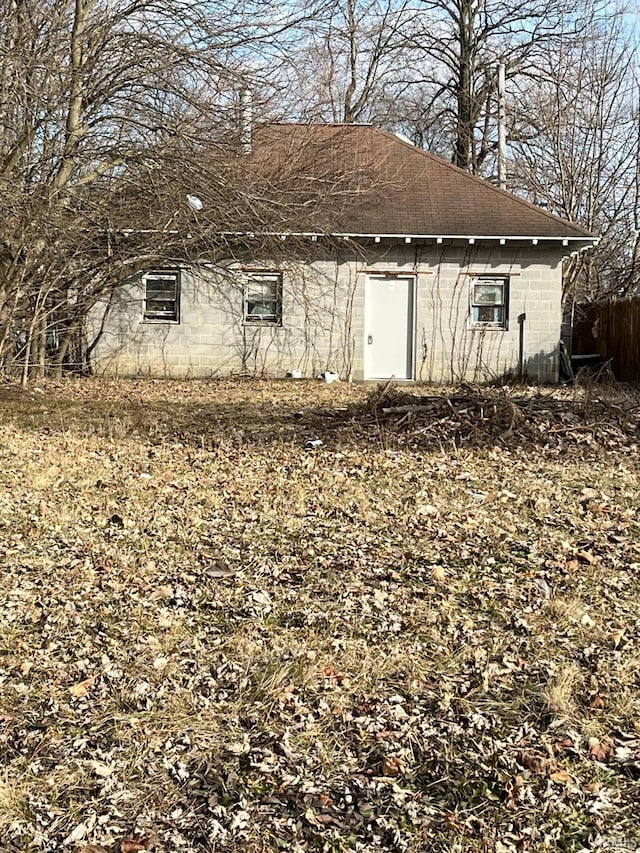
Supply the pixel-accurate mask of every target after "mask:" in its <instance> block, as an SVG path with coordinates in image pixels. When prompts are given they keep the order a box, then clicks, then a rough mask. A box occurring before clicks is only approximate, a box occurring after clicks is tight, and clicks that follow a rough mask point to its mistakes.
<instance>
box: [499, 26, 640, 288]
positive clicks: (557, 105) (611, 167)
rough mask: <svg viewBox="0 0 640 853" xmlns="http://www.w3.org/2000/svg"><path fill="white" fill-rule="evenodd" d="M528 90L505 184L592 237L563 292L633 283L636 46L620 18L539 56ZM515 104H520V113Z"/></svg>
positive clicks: (515, 115)
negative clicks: (593, 246)
mask: <svg viewBox="0 0 640 853" xmlns="http://www.w3.org/2000/svg"><path fill="white" fill-rule="evenodd" d="M539 63H540V64H539V69H538V70H539V74H538V79H537V80H536V82H535V84H531V83H527V81H524V80H523V81H521V88H520V89H519V90H516V92H515V96H514V98H513V101H512V104H511V110H510V112H511V115H512V126H511V128H510V157H511V164H510V173H511V182H512V186H513V187H514V188H515V189H517V190H518V191H520V192H521V193H523V194H525V195H527V196H528V197H529V198H530V199H531V200H532V201H534V202H536V203H538V204H542V205H543V206H545V207H547V208H548V209H549V210H550V211H551V212H553V213H556V214H558V215H560V216H562V217H564V218H565V219H568V220H569V221H571V222H578V223H580V224H581V225H583V226H585V227H587V228H589V229H591V230H593V231H594V232H595V233H596V234H598V235H599V236H600V243H599V245H598V247H597V248H596V250H595V251H591V252H589V253H588V254H586V255H579V256H576V257H574V258H572V259H571V261H570V263H569V264H568V265H567V270H566V275H565V291H566V292H567V293H571V294H572V295H575V296H578V297H580V298H588V299H594V298H598V297H599V296H600V295H603V294H607V293H612V292H623V291H626V290H629V289H633V288H634V287H635V284H636V283H637V281H638V273H639V269H638V257H637V256H638V249H637V246H636V241H637V237H636V236H635V235H637V231H638V221H637V219H638V203H639V196H638V158H639V156H640V147H639V129H638V98H637V91H638V89H637V79H636V68H635V46H634V45H633V43H631V41H630V39H629V35H628V33H627V31H626V29H625V27H624V22H623V20H622V19H621V18H620V17H616V16H611V15H608V16H607V19H606V20H602V19H600V20H598V19H597V18H594V19H593V20H592V21H591V22H590V23H589V25H588V26H585V27H584V29H583V31H582V33H581V35H580V38H573V39H566V40H562V41H561V42H559V43H556V44H555V45H554V47H553V50H547V51H546V52H545V53H543V54H541V55H540V56H539ZM518 104H522V105H526V106H518Z"/></svg>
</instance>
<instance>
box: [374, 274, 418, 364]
mask: <svg viewBox="0 0 640 853" xmlns="http://www.w3.org/2000/svg"><path fill="white" fill-rule="evenodd" d="M413 291H414V281H413V278H398V277H397V276H369V277H368V278H367V282H366V287H365V296H364V375H365V379H389V378H390V377H392V376H395V377H396V379H413V325H414V323H413Z"/></svg>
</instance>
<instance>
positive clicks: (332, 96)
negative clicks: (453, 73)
mask: <svg viewBox="0 0 640 853" xmlns="http://www.w3.org/2000/svg"><path fill="white" fill-rule="evenodd" d="M415 15H416V12H415V9H413V10H412V8H411V7H410V4H409V0H332V2H331V3H330V4H329V5H328V6H327V7H326V8H325V9H324V10H323V12H322V14H321V15H319V16H318V18H317V19H315V20H314V22H313V27H312V28H310V29H309V31H308V33H307V37H306V38H305V39H304V40H303V42H302V43H301V44H299V45H297V46H293V50H292V51H291V53H290V55H289V69H290V79H292V80H295V85H294V86H292V87H291V89H293V90H294V96H293V97H292V96H291V93H290V94H289V96H288V97H287V96H285V97H284V98H283V103H282V105H281V106H284V107H285V108H287V107H288V108H289V110H290V111H291V112H293V113H294V114H297V115H301V116H302V117H303V118H310V119H313V120H323V121H332V122H344V123H353V122H361V121H371V120H372V119H373V120H375V119H376V118H377V117H378V110H379V106H380V105H381V104H382V102H383V101H384V100H385V99H388V97H389V95H390V93H391V91H393V92H396V91H398V89H399V88H401V86H402V84H403V82H406V81H408V80H409V79H410V74H411V72H410V69H409V65H408V56H409V52H408V50H407V46H406V42H405V40H404V35H403V33H404V30H405V28H406V27H408V26H409V25H410V22H411V20H412V18H414V17H415Z"/></svg>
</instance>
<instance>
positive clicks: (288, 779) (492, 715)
mask: <svg viewBox="0 0 640 853" xmlns="http://www.w3.org/2000/svg"><path fill="white" fill-rule="evenodd" d="M605 390H606V400H603V399H600V398H599V397H598V394H597V389H594V388H592V387H589V388H588V389H587V390H586V391H585V389H577V390H575V391H573V390H558V391H556V392H551V391H544V392H541V391H536V392H535V394H534V392H530V393H529V396H530V398H531V399H534V397H535V399H536V400H537V401H538V402H537V403H536V405H537V406H538V409H537V410H536V411H537V412H538V414H537V415H535V413H534V411H533V409H530V408H528V405H529V404H528V403H527V398H526V392H524V391H523V390H522V389H519V390H518V392H517V395H518V396H517V400H516V402H514V403H512V404H511V403H510V404H509V405H510V406H517V407H518V410H519V411H520V412H521V413H524V414H522V417H519V420H518V424H517V428H516V429H515V432H514V434H513V435H510V436H509V437H508V439H505V438H504V437H502V438H501V437H500V436H501V435H502V434H503V432H504V429H505V424H503V423H502V421H501V420H500V419H501V418H502V417H503V414H504V405H503V403H502V402H501V401H503V400H504V395H505V391H503V390H501V391H498V392H483V395H484V396H485V397H486V395H487V394H489V395H491V393H494V394H495V401H496V402H495V406H493V404H492V403H489V404H487V403H486V402H483V403H482V405H481V407H480V406H475V404H474V405H471V406H467V404H466V403H465V404H458V409H457V410H456V411H455V412H454V414H453V415H452V420H451V421H450V422H449V421H447V422H445V421H444V420H442V421H440V422H439V424H438V426H437V429H436V427H435V426H434V421H433V420H429V419H428V418H427V417H426V416H425V417H422V419H421V416H415V417H414V416H413V415H412V416H411V417H410V418H404V419H402V418H401V416H388V417H384V416H382V415H381V407H382V405H383V404H388V403H389V399H390V398H389V392H387V394H386V395H382V394H380V393H378V394H377V396H376V397H375V399H374V398H372V397H371V396H370V395H371V388H367V387H364V386H348V385H339V386H336V385H331V386H328V387H325V386H322V385H316V384H314V383H307V382H272V383H269V382H265V381H254V382H249V381H238V382H222V381H220V382H218V381H216V382H196V381H192V382H184V383H179V382H154V381H130V382H126V381H122V382H106V381H90V382H77V383H67V384H59V385H53V384H52V385H46V386H44V387H43V388H42V389H40V390H37V389H30V390H29V391H28V392H26V393H23V392H21V391H18V389H15V388H14V387H13V386H10V385H7V386H6V387H5V388H4V389H3V391H2V394H1V395H0V396H1V398H2V402H0V406H1V407H2V409H1V415H0V438H1V444H0V464H1V467H0V471H1V473H0V479H1V480H2V488H1V490H0V558H1V560H2V567H1V568H0V572H1V573H2V583H1V585H0V590H1V596H2V609H1V610H0V660H1V663H0V679H1V681H2V692H1V694H0V756H1V758H2V762H1V764H2V767H3V775H2V777H1V779H0V839H2V841H1V843H0V846H1V847H2V850H3V851H4V850H7V851H9V853H18V851H36V850H38V851H58V850H61V849H69V850H71V851H74V850H77V851H80V850H83V849H84V850H87V851H88V850H89V849H95V850H98V851H104V850H112V849H118V848H119V847H121V846H122V845H123V842H126V841H127V840H129V841H132V840H134V841H137V842H138V843H139V845H143V847H142V849H145V850H149V851H151V850H156V851H171V853H173V851H178V850H180V851H197V853H200V852H201V851H256V850H264V851H275V850H281V849H285V850H290V851H294V852H295V851H306V850H323V851H347V850H359V851H362V853H365V851H366V853H375V851H424V850H434V851H445V850H446V851H451V850H460V851H465V853H466V851H469V853H480V851H489V850H495V851H501V853H505V851H539V850H557V849H562V850H567V851H571V850H574V851H578V850H581V849H584V850H588V849H591V848H592V847H595V846H597V844H598V843H599V842H600V841H602V839H604V838H607V837H616V838H619V837H622V836H627V837H630V838H631V837H634V833H637V829H636V817H635V815H636V803H637V797H638V779H640V740H639V738H640V722H639V720H640V716H639V714H640V706H639V701H638V698H637V697H638V687H639V686H640V684H639V683H638V671H639V669H638V665H637V663H638V649H637V641H638V637H639V636H640V617H638V611H637V601H638V593H639V584H638V572H639V571H640V545H638V542H640V536H639V533H640V530H639V527H640V525H639V522H638V518H637V514H636V508H637V506H638V505H640V500H639V498H640V488H639V478H638V473H639V472H638V463H637V456H636V453H635V451H634V450H633V447H634V442H635V441H636V437H637V434H636V431H635V429H636V426H634V423H633V418H632V417H631V415H630V414H629V412H630V408H629V407H631V408H633V407H635V406H637V400H638V396H637V392H636V390H635V389H634V388H631V387H625V388H618V389H616V388H612V387H607V388H606V389H605ZM424 391H425V389H416V393H417V394H418V395H420V394H422V393H423V392H424ZM427 393H428V394H429V399H430V400H431V401H432V402H430V403H429V406H434V405H436V406H440V404H439V403H438V402H437V400H436V403H433V398H434V396H437V395H439V394H446V390H445V389H442V390H434V389H428V391H427ZM458 393H460V392H458ZM463 393H464V394H466V395H469V394H471V393H472V392H471V391H470V390H469V389H465V390H464V391H463ZM587 393H588V398H587ZM402 399H403V400H405V399H406V395H403V397H402ZM483 399H484V397H483ZM514 399H515V398H514ZM396 402H397V401H396ZM418 402H419V401H418ZM443 405H445V406H446V405H447V404H446V403H443ZM438 410H439V409H438ZM480 411H482V414H481V415H478V412H480ZM491 412H493V415H491ZM540 412H544V413H551V414H550V415H549V417H552V418H553V422H552V423H551V425H550V426H549V427H548V428H546V429H545V428H541V424H542V427H544V424H543V423H542V421H541V418H542V415H541V414H539V413H540ZM487 413H488V414H487ZM544 416H545V417H547V414H545V415H544ZM491 418H493V419H494V420H491ZM401 420H402V423H400V421H401ZM506 426H508V424H506ZM312 439H320V440H321V441H322V442H323V444H322V445H321V446H320V447H318V448H315V449H314V448H310V447H309V446H308V442H309V441H310V440H312ZM91 845H96V846H95V847H92V846H91ZM123 849H126V844H125V845H124V847H123Z"/></svg>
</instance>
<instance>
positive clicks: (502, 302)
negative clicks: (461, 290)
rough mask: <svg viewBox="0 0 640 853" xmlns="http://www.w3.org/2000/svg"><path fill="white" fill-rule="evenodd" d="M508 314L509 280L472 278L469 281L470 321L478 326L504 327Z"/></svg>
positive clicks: (505, 326)
mask: <svg viewBox="0 0 640 853" xmlns="http://www.w3.org/2000/svg"><path fill="white" fill-rule="evenodd" d="M508 315H509V280H508V279H506V278H474V279H472V281H471V322H472V325H473V326H475V327H479V328H493V329H506V328H507V322H508Z"/></svg>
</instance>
